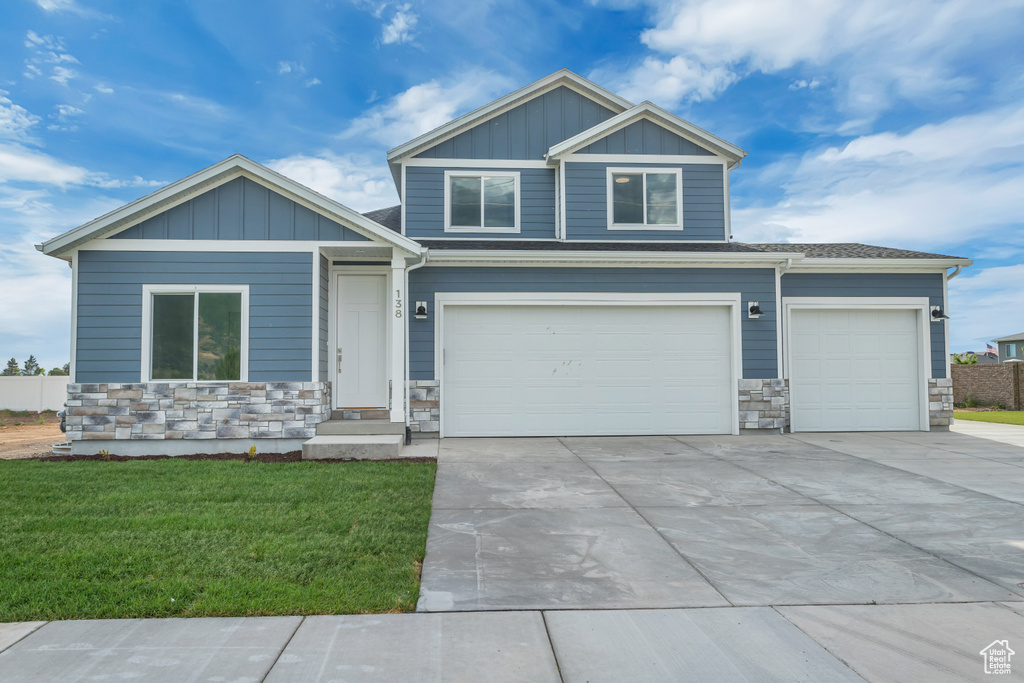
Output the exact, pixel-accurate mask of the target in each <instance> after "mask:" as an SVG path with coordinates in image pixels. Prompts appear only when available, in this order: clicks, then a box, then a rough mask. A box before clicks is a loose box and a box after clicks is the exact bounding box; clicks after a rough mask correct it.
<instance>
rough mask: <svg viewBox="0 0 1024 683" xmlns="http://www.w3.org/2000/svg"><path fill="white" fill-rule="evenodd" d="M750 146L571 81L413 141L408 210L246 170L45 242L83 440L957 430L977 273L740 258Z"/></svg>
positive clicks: (403, 173)
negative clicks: (959, 319) (955, 394)
mask: <svg viewBox="0 0 1024 683" xmlns="http://www.w3.org/2000/svg"><path fill="white" fill-rule="evenodd" d="M745 156H746V152H744V151H743V150H741V149H739V148H737V147H735V146H734V145H732V144H730V143H728V142H725V141H724V140H721V139H719V138H717V137H715V136H714V135H712V134H710V133H708V132H706V131H703V130H701V129H700V128H697V127H696V126H694V125H692V124H690V123H688V122H686V121H683V120H682V119H679V118H678V117H676V116H674V115H672V114H670V113H668V112H666V111H663V110H662V109H659V108H658V107H656V106H654V105H652V104H650V103H649V102H644V103H642V104H639V105H634V104H632V103H630V102H627V101H626V100H624V99H623V98H621V97H619V96H618V95H615V94H614V93H611V92H608V91H607V90H604V89H603V88H600V87H598V86H596V85H594V84H593V83H590V82H589V81H587V80H585V79H583V78H580V77H579V76H576V75H575V74H573V73H570V72H568V71H564V70H563V71H559V72H557V73H555V74H553V75H551V76H549V77H547V78H544V79H542V80H540V81H537V82H536V83H534V84H532V85H529V86H527V87H525V88H523V89H521V90H518V91H516V92H514V93H511V94H510V95H507V96H505V97H502V98H501V99H498V100H496V101H494V102H492V103H491V104H488V105H487V106H485V107H482V108H481V109H478V110H476V111H474V112H472V113H470V114H467V115H465V116H462V117H461V118H458V119H456V120H454V121H451V122H450V123H448V124H445V125H443V126H441V127H440V128H438V129H436V130H434V131H431V132H430V133H427V134H425V135H422V136H420V137H418V138H416V139H415V140H412V141H410V142H407V143H405V144H403V145H401V146H399V147H397V148H395V149H394V150H392V151H391V152H390V153H389V154H388V162H389V164H390V168H391V171H392V174H393V176H394V180H395V183H396V186H397V188H398V193H399V196H400V198H401V201H402V204H401V206H400V207H392V208H389V209H382V210H379V211H373V212H370V213H368V214H366V215H360V214H358V213H356V212H354V211H352V210H350V209H348V208H346V207H344V206H342V205H340V204H338V203H337V202H335V201H332V200H330V199H328V198H326V197H323V196H322V195H319V194H317V193H316V192H313V191H312V190H309V189H308V188H306V187H303V186H301V185H299V184H298V183H295V182H294V181H291V180H289V179H288V178H285V177H284V176H281V175H280V174H278V173H275V172H273V171H271V170H269V169H267V168H264V167H263V166H260V165H259V164H256V163H254V162H252V161H250V160H248V159H246V158H244V157H241V156H234V157H231V158H229V159H227V160H225V161H222V162H220V163H218V164H215V165H214V166H211V167H210V168H208V169H206V170H204V171H200V172H199V173H196V174H195V175H192V176H190V177H188V178H185V179H184V180H181V181H179V182H177V183H174V184H172V185H170V186H168V187H166V188H163V189H161V190H159V191H157V192H154V193H153V194H151V195H149V196H147V197H145V198H143V199H140V200H138V201H136V202H133V203H131V204H128V205H127V206H124V207H122V208H120V209H117V210H116V211H113V212H111V213H109V214H107V215H106V216H103V217H101V218H98V219H96V220H94V221H92V222H90V223H88V224H86V225H83V226H81V227H79V228H75V229H74V230H71V231H69V232H68V233H65V234H63V235H60V236H59V237H56V238H54V239H51V240H49V241H47V242H46V243H45V244H43V245H41V247H40V249H41V250H42V251H43V252H44V253H46V254H49V255H51V256H55V257H58V258H62V259H65V260H67V261H70V263H71V266H72V268H73V274H74V275H73V309H72V310H73V312H72V339H73V342H72V377H73V379H72V381H73V382H74V384H72V385H70V388H69V394H68V397H69V401H68V405H69V409H70V417H69V427H68V435H69V438H70V439H71V440H72V441H73V443H74V445H73V450H74V452H95V451H96V449H99V448H109V449H111V452H126V453H128V452H133V453H141V452H160V451H162V452H171V453H183V452H221V451H228V450H231V451H236V452H237V451H239V450H244V449H245V448H247V447H248V446H249V445H251V444H255V445H257V447H258V449H259V450H260V451H271V450H291V449H293V448H296V447H297V445H298V444H300V443H302V441H303V440H305V439H307V438H309V437H311V436H312V435H313V434H314V433H315V432H316V430H317V429H318V428H319V429H320V430H321V431H332V430H333V431H335V432H338V431H340V432H346V431H349V432H350V431H353V429H354V428H346V425H349V426H351V425H359V426H360V429H362V431H364V432H373V431H386V430H394V429H398V430H403V429H404V428H405V426H406V425H408V428H409V429H410V430H411V431H412V432H418V433H420V434H424V435H435V436H437V435H440V436H443V437H452V436H500V435H507V436H533V435H586V434H595V435H597V434H694V433H702V434H735V433H738V432H739V430H740V429H769V430H774V431H778V430H779V429H780V428H786V427H790V428H792V429H793V430H797V431H829V430H928V429H930V428H941V429H945V428H947V425H948V424H949V421H950V418H951V415H952V390H951V382H950V380H949V379H948V377H949V374H948V358H949V343H948V331H947V322H946V320H945V316H944V311H945V310H946V301H947V296H946V291H947V290H946V281H947V279H948V278H949V277H951V276H952V275H947V270H948V269H950V268H956V271H954V273H953V274H956V272H959V270H960V268H961V267H963V266H966V265H969V264H970V263H971V261H969V260H966V259H962V258H956V257H950V256H941V255H937V254H927V253H920V252H915V251H905V250H901V249H891V248H885V247H875V246H866V245H860V244H746V243H742V242H736V241H733V239H732V234H731V232H732V231H731V227H730V208H729V182H730V172H731V171H732V170H734V169H736V168H737V167H738V166H739V165H740V162H741V161H742V159H743V158H744V157H745ZM352 418H360V422H358V423H357V422H355V421H354V420H353V419H352ZM328 419H330V420H331V421H330V422H325V421H326V420H328ZM367 420H374V422H366V421H367ZM339 425H340V426H339ZM212 439H218V440H220V442H219V443H214V442H211V441H210V440H212ZM143 441H148V443H143ZM156 441H159V443H156Z"/></svg>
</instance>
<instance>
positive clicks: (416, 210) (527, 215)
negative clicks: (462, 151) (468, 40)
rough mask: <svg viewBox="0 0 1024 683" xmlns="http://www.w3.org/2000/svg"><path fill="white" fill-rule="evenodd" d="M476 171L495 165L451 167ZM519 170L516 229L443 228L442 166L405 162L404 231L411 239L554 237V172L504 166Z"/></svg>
mask: <svg viewBox="0 0 1024 683" xmlns="http://www.w3.org/2000/svg"><path fill="white" fill-rule="evenodd" d="M449 170H459V171H480V172H481V173H486V172H487V171H488V170H492V171H493V170H498V169H473V168H458V169H455V168H452V169H449ZM502 170H509V171H518V172H519V232H517V233H494V232H482V233H477V232H461V231H460V232H445V231H444V189H445V188H444V172H445V169H443V168H427V167H423V166H409V167H407V168H406V170H405V196H406V200H405V234H406V235H407V236H409V237H412V238H413V239H416V238H418V237H419V238H434V237H478V238H485V239H503V238H504V239H554V237H555V172H554V171H553V170H550V169H546V168H508V169H502Z"/></svg>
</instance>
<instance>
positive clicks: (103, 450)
mask: <svg viewBox="0 0 1024 683" xmlns="http://www.w3.org/2000/svg"><path fill="white" fill-rule="evenodd" d="M98 455H99V456H100V457H101V458H103V459H104V460H106V461H108V462H109V461H110V449H109V448H101V449H100V451H99V453H98Z"/></svg>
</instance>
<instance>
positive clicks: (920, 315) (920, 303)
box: [782, 296, 932, 432]
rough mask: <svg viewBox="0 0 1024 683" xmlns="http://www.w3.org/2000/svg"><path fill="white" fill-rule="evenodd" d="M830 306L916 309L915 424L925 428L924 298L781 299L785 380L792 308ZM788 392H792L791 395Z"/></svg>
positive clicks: (927, 307) (927, 339)
mask: <svg viewBox="0 0 1024 683" xmlns="http://www.w3.org/2000/svg"><path fill="white" fill-rule="evenodd" d="M808 308H816V309H832V310H849V309H862V310H913V311H916V312H917V321H918V323H917V329H918V358H919V361H920V367H919V373H920V375H919V377H921V387H920V394H919V398H918V405H919V423H920V427H919V428H920V430H921V431H926V432H927V431H929V430H930V425H929V422H930V420H929V417H928V379H929V378H931V376H932V354H931V330H930V317H929V316H930V312H931V304H930V302H929V300H928V297H810V296H789V297H783V299H782V311H783V321H784V324H783V329H782V338H783V358H784V361H785V362H784V364H783V369H782V373H783V374H782V376H783V377H784V378H786V379H789V370H790V368H792V367H793V359H792V358H791V356H790V353H791V350H792V344H791V343H790V338H789V335H790V332H791V330H792V329H793V317H792V313H793V311H794V310H795V309H808ZM791 395H792V394H791ZM793 418H794V411H793V405H792V403H791V404H790V429H791V430H792V431H799V430H798V429H796V428H795V426H794V424H795V420H794V419H793Z"/></svg>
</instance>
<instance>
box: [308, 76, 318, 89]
mask: <svg viewBox="0 0 1024 683" xmlns="http://www.w3.org/2000/svg"><path fill="white" fill-rule="evenodd" d="M320 83H322V81H321V80H320V79H319V78H311V79H309V80H308V81H306V83H305V86H306V87H307V88H312V87H313V86H314V85H320Z"/></svg>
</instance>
